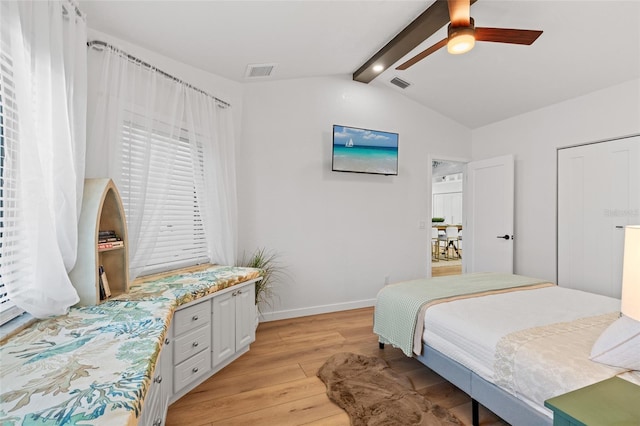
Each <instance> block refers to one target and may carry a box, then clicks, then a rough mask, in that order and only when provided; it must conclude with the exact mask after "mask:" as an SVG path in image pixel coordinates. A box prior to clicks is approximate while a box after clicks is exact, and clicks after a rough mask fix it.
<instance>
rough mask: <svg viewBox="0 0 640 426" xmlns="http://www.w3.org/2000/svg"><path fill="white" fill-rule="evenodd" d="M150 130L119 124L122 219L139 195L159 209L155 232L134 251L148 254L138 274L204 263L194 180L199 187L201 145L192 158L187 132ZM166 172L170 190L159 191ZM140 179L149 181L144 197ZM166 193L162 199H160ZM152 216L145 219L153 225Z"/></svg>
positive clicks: (145, 235)
mask: <svg viewBox="0 0 640 426" xmlns="http://www.w3.org/2000/svg"><path fill="white" fill-rule="evenodd" d="M154 127H156V129H154V130H148V129H145V128H143V126H140V125H137V124H136V123H132V122H125V123H124V125H123V154H122V156H123V158H122V165H123V167H122V181H123V184H121V188H120V192H121V196H122V202H123V205H124V209H125V214H126V215H127V220H129V217H130V215H131V214H132V208H131V205H132V201H133V200H135V199H139V198H140V197H143V196H144V197H146V199H147V200H156V201H160V204H159V205H158V207H159V208H160V209H161V220H160V222H159V229H157V230H151V232H148V233H142V235H141V240H140V241H139V248H138V249H139V250H140V249H142V250H144V251H146V250H151V251H152V254H151V255H150V257H149V259H148V260H147V261H146V262H145V265H139V266H142V267H143V268H142V273H141V275H146V274H151V273H155V272H161V271H167V270H171V269H175V268H180V267H184V266H190V265H197V264H200V263H206V262H208V261H209V258H208V248H207V243H206V238H205V232H204V225H203V222H202V217H201V203H199V202H198V199H197V196H196V192H195V187H196V179H199V180H200V182H202V179H203V176H204V169H203V167H204V161H203V150H202V146H198V147H197V148H196V152H195V155H193V154H192V152H191V150H192V147H191V144H190V143H189V140H188V136H189V135H188V134H187V133H186V130H184V129H175V130H174V132H169V129H168V128H169V126H168V125H164V124H162V123H160V124H158V123H157V122H156V124H155V125H154ZM157 128H161V129H167V130H166V131H159V130H157ZM169 158H171V159H172V160H171V161H169V160H168V159H169ZM194 158H195V159H197V160H196V161H194ZM169 163H172V164H171V165H169ZM168 167H170V170H169V187H168V188H164V187H161V186H164V185H165V184H164V183H163V182H165V180H164V179H162V178H161V176H162V175H163V174H165V173H167V168H168ZM147 170H148V171H147ZM145 171H147V172H146V176H145ZM144 179H148V181H147V185H146V187H147V191H146V194H144V195H143V194H142V188H144V185H143V181H144ZM167 190H168V192H167V193H166V198H165V199H164V200H160V198H161V197H162V195H161V194H163V193H165V191H167ZM155 214H158V212H150V211H147V212H145V214H144V216H148V217H149V222H153V221H151V216H153V215H155ZM143 220H147V219H146V218H143ZM134 266H135V265H134Z"/></svg>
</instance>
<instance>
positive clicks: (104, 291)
mask: <svg viewBox="0 0 640 426" xmlns="http://www.w3.org/2000/svg"><path fill="white" fill-rule="evenodd" d="M98 281H99V283H100V300H105V299H108V298H109V297H111V288H110V287H109V280H107V274H106V273H105V272H104V267H103V266H102V265H100V266H99V267H98Z"/></svg>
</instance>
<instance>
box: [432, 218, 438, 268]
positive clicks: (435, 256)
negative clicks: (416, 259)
mask: <svg viewBox="0 0 640 426" xmlns="http://www.w3.org/2000/svg"><path fill="white" fill-rule="evenodd" d="M431 260H433V261H434V262H440V241H439V240H438V228H436V227H435V226H434V227H433V228H431Z"/></svg>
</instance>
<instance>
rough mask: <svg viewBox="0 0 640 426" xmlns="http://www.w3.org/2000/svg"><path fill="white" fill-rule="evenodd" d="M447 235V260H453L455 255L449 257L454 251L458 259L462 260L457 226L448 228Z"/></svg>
mask: <svg viewBox="0 0 640 426" xmlns="http://www.w3.org/2000/svg"><path fill="white" fill-rule="evenodd" d="M445 233H446V241H447V242H446V244H447V245H446V253H447V258H448V259H450V258H453V254H452V255H449V252H450V251H451V250H453V251H454V252H455V253H456V256H457V257H456V258H457V259H460V252H459V251H458V227H457V226H447V227H446V229H445Z"/></svg>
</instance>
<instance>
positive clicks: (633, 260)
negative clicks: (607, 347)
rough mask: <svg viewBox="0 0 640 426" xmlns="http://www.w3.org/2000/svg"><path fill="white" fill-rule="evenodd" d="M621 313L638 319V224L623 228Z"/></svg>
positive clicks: (639, 285) (639, 238) (639, 271)
mask: <svg viewBox="0 0 640 426" xmlns="http://www.w3.org/2000/svg"><path fill="white" fill-rule="evenodd" d="M623 259H624V260H623V264H622V307H621V308H620V310H621V312H622V315H624V316H627V317H629V318H632V319H634V320H636V321H640V225H633V226H626V227H625V229H624V257H623Z"/></svg>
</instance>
